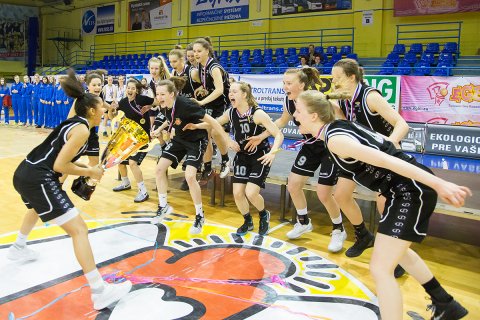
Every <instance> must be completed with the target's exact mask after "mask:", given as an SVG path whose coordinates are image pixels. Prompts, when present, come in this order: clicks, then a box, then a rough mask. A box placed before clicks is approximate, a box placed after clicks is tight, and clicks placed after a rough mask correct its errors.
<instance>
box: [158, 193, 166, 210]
mask: <svg viewBox="0 0 480 320" xmlns="http://www.w3.org/2000/svg"><path fill="white" fill-rule="evenodd" d="M158 204H159V205H160V207H162V208H163V207H165V206H166V205H167V194H166V193H159V194H158Z"/></svg>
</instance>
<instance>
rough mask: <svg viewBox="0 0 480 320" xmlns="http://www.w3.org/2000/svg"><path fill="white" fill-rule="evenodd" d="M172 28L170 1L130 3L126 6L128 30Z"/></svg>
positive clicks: (142, 0)
mask: <svg viewBox="0 0 480 320" xmlns="http://www.w3.org/2000/svg"><path fill="white" fill-rule="evenodd" d="M171 27H172V0H160V1H158V0H156V1H153V0H152V1H146V0H141V1H132V2H130V3H129V5H128V30H129V31H135V30H149V29H165V28H171Z"/></svg>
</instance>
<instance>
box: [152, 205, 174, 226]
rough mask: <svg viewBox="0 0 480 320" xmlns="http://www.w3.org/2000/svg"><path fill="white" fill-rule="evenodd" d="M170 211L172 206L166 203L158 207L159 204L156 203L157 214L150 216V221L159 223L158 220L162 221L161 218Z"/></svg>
mask: <svg viewBox="0 0 480 320" xmlns="http://www.w3.org/2000/svg"><path fill="white" fill-rule="evenodd" d="M172 212H173V208H172V207H171V206H170V205H169V204H167V205H166V206H165V207H160V205H158V209H157V215H156V216H155V217H153V218H152V220H151V221H150V223H151V224H159V223H160V222H162V220H163V218H165V216H166V215H169V214H170V213H172Z"/></svg>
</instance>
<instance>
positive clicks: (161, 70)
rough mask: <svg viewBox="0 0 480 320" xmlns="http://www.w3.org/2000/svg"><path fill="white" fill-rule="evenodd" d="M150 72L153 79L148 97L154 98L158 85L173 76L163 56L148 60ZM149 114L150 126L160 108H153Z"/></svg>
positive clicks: (149, 85)
mask: <svg viewBox="0 0 480 320" xmlns="http://www.w3.org/2000/svg"><path fill="white" fill-rule="evenodd" d="M148 70H149V71H150V75H151V76H152V79H150V82H149V83H148V87H149V89H148V94H147V95H148V96H149V97H150V98H154V97H155V95H156V92H155V90H156V86H157V84H158V83H159V82H160V81H162V80H165V79H168V78H170V76H171V74H170V71H168V66H167V64H166V63H165V60H164V59H163V57H162V56H158V57H152V58H150V60H148ZM148 113H149V116H150V124H152V125H153V122H154V120H155V117H156V116H157V114H158V107H153V108H151V109H150V110H149V111H148ZM147 132H148V131H147Z"/></svg>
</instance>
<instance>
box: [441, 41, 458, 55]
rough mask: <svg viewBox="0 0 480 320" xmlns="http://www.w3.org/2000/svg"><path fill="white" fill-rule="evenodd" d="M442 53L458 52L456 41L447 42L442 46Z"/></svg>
mask: <svg viewBox="0 0 480 320" xmlns="http://www.w3.org/2000/svg"><path fill="white" fill-rule="evenodd" d="M442 53H459V52H458V44H457V43H456V42H447V43H445V45H444V46H443V50H442Z"/></svg>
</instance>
